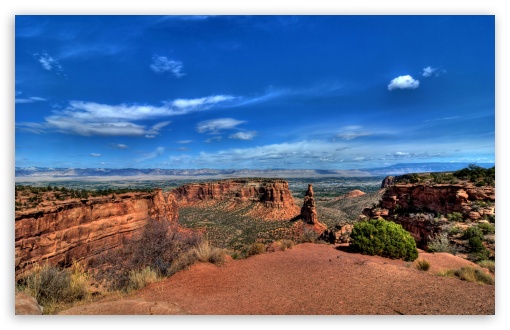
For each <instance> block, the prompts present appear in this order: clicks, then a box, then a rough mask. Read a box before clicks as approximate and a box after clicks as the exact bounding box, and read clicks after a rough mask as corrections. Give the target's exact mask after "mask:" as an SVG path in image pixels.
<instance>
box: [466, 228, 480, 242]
mask: <svg viewBox="0 0 510 330" xmlns="http://www.w3.org/2000/svg"><path fill="white" fill-rule="evenodd" d="M473 237H478V238H480V239H481V240H482V239H483V233H482V231H481V230H480V228H478V227H475V226H473V227H469V228H468V229H466V231H465V232H464V234H463V235H462V238H463V239H470V238H473Z"/></svg>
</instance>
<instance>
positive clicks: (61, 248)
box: [15, 189, 178, 276]
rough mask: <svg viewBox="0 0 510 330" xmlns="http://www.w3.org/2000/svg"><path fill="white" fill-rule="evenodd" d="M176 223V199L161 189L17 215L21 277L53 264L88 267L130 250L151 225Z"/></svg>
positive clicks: (65, 203)
mask: <svg viewBox="0 0 510 330" xmlns="http://www.w3.org/2000/svg"><path fill="white" fill-rule="evenodd" d="M150 217H152V218H155V219H159V220H161V221H176V220H177V218H178V210H177V204H176V202H175V199H174V196H173V195H171V194H166V195H165V194H163V192H162V191H161V190H160V189H158V190H155V191H154V192H152V193H126V194H121V195H116V196H114V197H113V198H112V197H111V196H103V197H91V198H89V199H82V200H80V199H71V200H66V201H63V202H57V203H56V204H55V205H54V206H48V207H44V208H32V209H28V210H25V211H18V212H16V218H15V270H16V276H18V275H19V274H21V273H22V272H23V271H24V270H28V269H30V268H31V267H32V264H33V263H37V262H41V261H47V262H48V263H50V264H51V265H61V266H66V265H68V264H70V263H71V262H72V260H73V259H76V260H77V261H84V263H85V264H87V263H88V262H91V261H92V260H93V259H94V258H100V257H101V256H103V255H105V254H107V253H108V252H109V251H113V250H116V249H122V248H125V247H126V246H125V244H127V242H128V241H131V239H133V238H135V239H136V236H137V235H138V234H140V232H141V229H142V228H143V227H144V225H145V224H146V222H147V220H148V219H149V218H150Z"/></svg>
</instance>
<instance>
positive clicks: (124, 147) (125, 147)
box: [111, 143, 129, 149]
mask: <svg viewBox="0 0 510 330" xmlns="http://www.w3.org/2000/svg"><path fill="white" fill-rule="evenodd" d="M111 146H112V147H113V148H116V149H128V148H129V147H128V146H127V145H125V144H123V143H112V144H111Z"/></svg>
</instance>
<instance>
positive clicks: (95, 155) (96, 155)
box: [89, 153, 101, 157]
mask: <svg viewBox="0 0 510 330" xmlns="http://www.w3.org/2000/svg"><path fill="white" fill-rule="evenodd" d="M89 156H92V157H100V156H101V154H96V153H91V154H90V155H89Z"/></svg>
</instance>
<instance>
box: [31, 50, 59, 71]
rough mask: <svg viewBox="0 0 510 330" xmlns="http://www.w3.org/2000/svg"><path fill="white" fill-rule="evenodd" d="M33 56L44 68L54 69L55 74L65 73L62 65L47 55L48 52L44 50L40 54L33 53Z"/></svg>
mask: <svg viewBox="0 0 510 330" xmlns="http://www.w3.org/2000/svg"><path fill="white" fill-rule="evenodd" d="M33 57H34V59H35V60H36V61H38V62H39V63H40V64H41V66H42V68H43V69H44V70H47V71H54V72H56V73H57V75H65V74H64V68H63V67H62V65H60V63H59V62H58V61H57V60H56V59H54V58H53V57H51V56H50V55H48V53H46V52H45V53H42V54H39V53H34V54H33Z"/></svg>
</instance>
